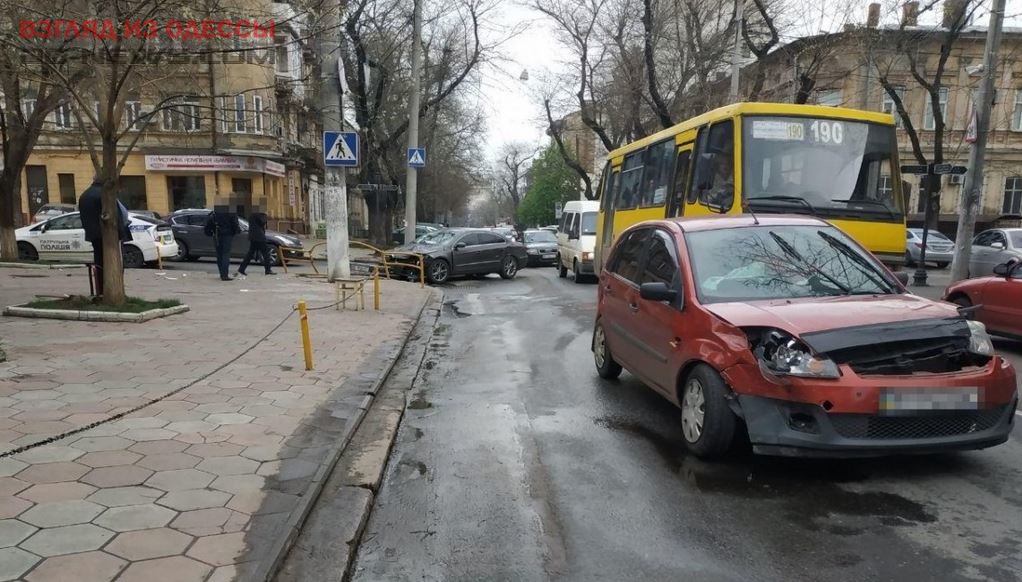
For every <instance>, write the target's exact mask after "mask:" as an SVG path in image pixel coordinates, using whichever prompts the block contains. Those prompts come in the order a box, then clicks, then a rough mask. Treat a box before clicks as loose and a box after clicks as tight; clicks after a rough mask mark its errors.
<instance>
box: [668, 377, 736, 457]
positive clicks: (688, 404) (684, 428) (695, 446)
mask: <svg viewBox="0 0 1022 582" xmlns="http://www.w3.org/2000/svg"><path fill="white" fill-rule="evenodd" d="M727 393H728V389H727V385H726V384H724V379H723V378H721V377H720V374H718V373H717V371H716V370H714V369H713V368H711V367H710V366H707V365H706V364H698V365H696V367H694V368H692V370H691V371H690V372H689V373H688V374H687V375H686V376H685V379H684V380H683V381H682V384H681V387H680V390H679V394H678V402H679V403H680V404H681V433H682V438H683V440H684V441H685V446H686V448H688V450H689V451H691V452H692V454H694V455H695V456H697V457H699V458H703V459H711V458H714V457H719V456H721V455H723V454H724V453H726V452H728V451H729V450H730V449H731V445H732V443H733V442H734V440H735V433H736V432H737V427H738V419H737V417H735V413H734V412H732V411H731V407H730V406H728V402H727V399H726V396H727Z"/></svg>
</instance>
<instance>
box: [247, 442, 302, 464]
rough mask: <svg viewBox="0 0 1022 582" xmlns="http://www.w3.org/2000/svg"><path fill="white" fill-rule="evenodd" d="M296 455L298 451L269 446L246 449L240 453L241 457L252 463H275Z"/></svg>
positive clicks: (291, 448) (290, 448)
mask: <svg viewBox="0 0 1022 582" xmlns="http://www.w3.org/2000/svg"><path fill="white" fill-rule="evenodd" d="M297 454H298V449H295V448H293V447H282V446H278V445H270V446H259V447H248V448H246V449H245V450H244V451H242V453H241V456H242V457H245V458H248V459H252V460H253V461H276V460H278V459H289V458H291V457H293V456H295V455H297Z"/></svg>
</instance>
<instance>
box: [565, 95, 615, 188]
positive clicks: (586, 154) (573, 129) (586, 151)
mask: <svg viewBox="0 0 1022 582" xmlns="http://www.w3.org/2000/svg"><path fill="white" fill-rule="evenodd" d="M557 124H558V127H557V131H558V132H559V133H560V136H561V140H562V141H563V142H564V147H565V149H567V150H568V153H569V154H570V155H571V156H572V157H573V158H574V159H575V160H576V161H577V162H578V163H579V165H581V166H582V167H583V168H585V170H586V173H587V174H589V180H590V181H591V183H592V185H593V190H594V191H595V190H596V188H597V187H598V186H599V181H600V175H601V174H602V173H603V166H604V165H605V164H606V162H607V153H608V152H607V148H605V147H603V142H602V141H600V138H599V137H598V136H597V135H596V132H594V131H593V130H591V129H589V127H588V126H586V124H585V123H583V122H582V113H581V112H580V111H575V112H573V113H569V114H568V115H565V116H564V117H562V118H561V119H559V120H558V121H557ZM579 182H580V186H579V198H580V199H585V191H584V189H583V188H582V186H581V180H579Z"/></svg>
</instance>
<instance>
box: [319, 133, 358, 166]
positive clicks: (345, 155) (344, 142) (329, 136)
mask: <svg viewBox="0 0 1022 582" xmlns="http://www.w3.org/2000/svg"><path fill="white" fill-rule="evenodd" d="M323 163H324V164H326V165H327V166H340V167H342V168H357V167H358V134H357V133H355V132H354V131H324V132H323Z"/></svg>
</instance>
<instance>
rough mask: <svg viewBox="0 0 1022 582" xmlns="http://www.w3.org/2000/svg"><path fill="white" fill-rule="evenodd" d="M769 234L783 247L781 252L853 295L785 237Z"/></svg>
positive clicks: (770, 232) (772, 232)
mask: <svg viewBox="0 0 1022 582" xmlns="http://www.w3.org/2000/svg"><path fill="white" fill-rule="evenodd" d="M768 234H769V235H770V238H772V239H774V242H776V243H777V246H779V247H781V250H783V251H784V252H785V254H787V255H788V256H790V257H791V258H793V259H796V260H798V261H801V262H802V264H804V265H806V266H807V267H809V268H810V269H812V270H813V271H815V272H816V274H817V275H819V276H821V277H823V278H824V279H826V280H827V281H830V283H831V285H833V286H835V287H837V288H838V289H840V290H841V291H843V292H844V294H845V295H851V293H852V290H851V289H850V288H849V287H848V286H847V285H843V284H841V283H840V282H839V281H838V280H837V279H835V278H834V277H831V276H830V275H828V274H826V273H824V272H823V271H821V270H820V268H819V267H817V266H816V265H814V264H813V263H812V262H811V261H807V260H806V258H805V257H803V256H802V255H801V254H800V253H799V252H798V251H797V250H795V247H793V246H791V243H789V242H788V241H787V240H785V239H784V237H782V236H781V235H779V234H777V233H776V232H774V231H772V230H771V231H769V233H768Z"/></svg>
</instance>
